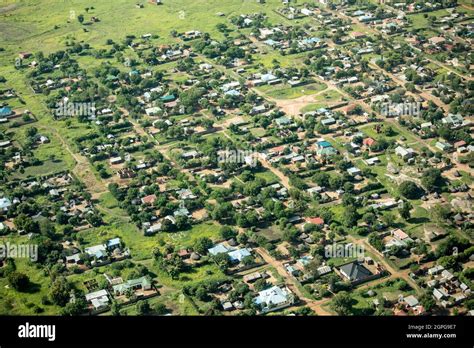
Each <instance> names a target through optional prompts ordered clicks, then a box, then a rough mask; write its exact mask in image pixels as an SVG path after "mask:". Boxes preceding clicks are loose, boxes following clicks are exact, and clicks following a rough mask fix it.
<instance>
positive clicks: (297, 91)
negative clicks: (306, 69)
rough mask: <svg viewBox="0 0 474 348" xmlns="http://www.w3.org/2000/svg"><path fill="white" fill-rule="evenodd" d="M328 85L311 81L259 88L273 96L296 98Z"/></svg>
mask: <svg viewBox="0 0 474 348" xmlns="http://www.w3.org/2000/svg"><path fill="white" fill-rule="evenodd" d="M326 87H327V86H326V85H325V84H322V83H310V84H308V85H304V86H298V87H288V86H287V85H278V86H264V87H259V90H260V91H262V92H264V93H265V94H266V95H268V96H269V97H271V98H275V99H295V98H299V97H302V96H304V95H312V94H315V93H317V92H320V91H323V90H324V89H326Z"/></svg>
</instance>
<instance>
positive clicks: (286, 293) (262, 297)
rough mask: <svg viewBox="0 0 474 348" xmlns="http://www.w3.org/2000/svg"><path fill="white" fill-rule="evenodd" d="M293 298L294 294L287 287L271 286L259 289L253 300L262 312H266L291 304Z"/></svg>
mask: <svg viewBox="0 0 474 348" xmlns="http://www.w3.org/2000/svg"><path fill="white" fill-rule="evenodd" d="M294 300H295V299H294V295H293V294H292V292H291V291H290V289H288V288H287V287H278V286H272V287H271V288H269V289H266V290H262V291H260V292H259V293H258V296H257V297H256V298H255V299H254V302H255V303H256V304H257V305H258V306H260V308H261V311H262V312H263V313H267V312H271V311H276V310H279V309H282V308H285V307H288V306H291V305H292V304H293V303H294Z"/></svg>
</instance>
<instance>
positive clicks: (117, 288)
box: [113, 277, 152, 295]
mask: <svg viewBox="0 0 474 348" xmlns="http://www.w3.org/2000/svg"><path fill="white" fill-rule="evenodd" d="M151 288H152V284H151V281H150V279H148V277H140V278H136V279H130V280H127V281H126V282H125V283H122V284H117V285H114V286H113V291H114V294H115V295H124V294H125V293H127V292H128V291H130V290H131V291H133V292H135V291H137V290H151Z"/></svg>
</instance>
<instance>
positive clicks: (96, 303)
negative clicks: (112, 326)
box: [86, 290, 110, 311]
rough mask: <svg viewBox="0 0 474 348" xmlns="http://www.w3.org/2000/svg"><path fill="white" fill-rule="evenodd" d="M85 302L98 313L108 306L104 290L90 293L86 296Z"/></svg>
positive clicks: (107, 297) (106, 294)
mask: <svg viewBox="0 0 474 348" xmlns="http://www.w3.org/2000/svg"><path fill="white" fill-rule="evenodd" d="M86 301H87V302H88V303H90V304H91V305H92V307H93V309H94V310H96V311H100V310H102V309H106V308H107V307H108V306H109V302H110V300H109V296H108V293H107V291H106V290H99V291H95V292H91V293H90V294H87V295H86Z"/></svg>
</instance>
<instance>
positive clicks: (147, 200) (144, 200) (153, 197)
mask: <svg viewBox="0 0 474 348" xmlns="http://www.w3.org/2000/svg"><path fill="white" fill-rule="evenodd" d="M155 200H156V195H148V196H145V197H143V198H142V203H145V204H152V203H153V202H155Z"/></svg>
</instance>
